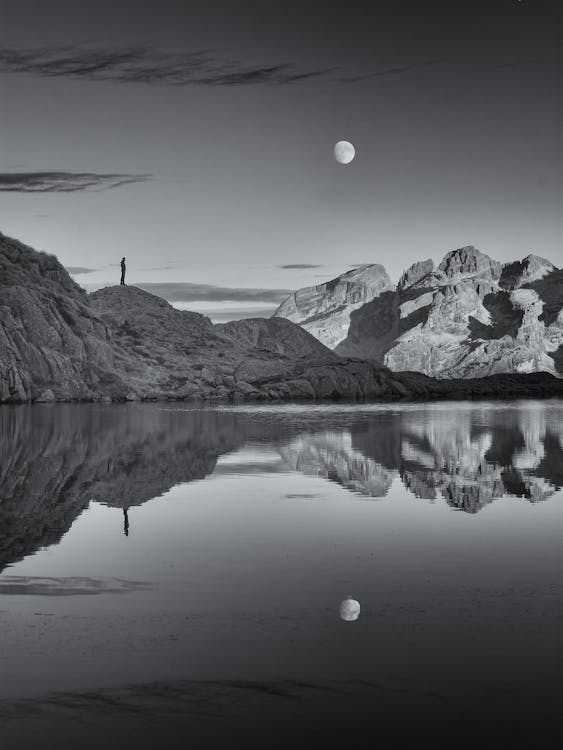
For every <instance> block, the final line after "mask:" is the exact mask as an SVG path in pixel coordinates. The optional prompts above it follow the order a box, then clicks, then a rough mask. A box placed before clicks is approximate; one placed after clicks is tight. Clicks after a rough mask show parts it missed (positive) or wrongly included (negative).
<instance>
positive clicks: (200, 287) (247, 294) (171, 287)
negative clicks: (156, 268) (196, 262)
mask: <svg viewBox="0 0 563 750" xmlns="http://www.w3.org/2000/svg"><path fill="white" fill-rule="evenodd" d="M135 286H138V287H140V288H141V289H144V290H145V291H146V292H150V293H151V294H156V295H157V296H159V297H164V299H166V300H168V301H169V302H172V303H174V302H203V301H206V302H264V303H269V304H276V303H279V302H281V301H282V300H284V299H285V298H286V297H287V296H288V295H289V294H291V291H292V290H290V289H261V288H260V289H252V288H251V289H245V288H240V287H224V286H213V285H212V284H191V283H188V282H164V283H158V282H150V283H138V284H135Z"/></svg>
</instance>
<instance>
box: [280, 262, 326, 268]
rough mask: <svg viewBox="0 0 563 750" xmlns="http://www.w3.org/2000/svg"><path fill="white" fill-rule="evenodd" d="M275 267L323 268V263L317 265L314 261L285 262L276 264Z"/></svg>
mask: <svg viewBox="0 0 563 750" xmlns="http://www.w3.org/2000/svg"><path fill="white" fill-rule="evenodd" d="M277 268H286V269H290V268H324V264H322V263H321V264H320V265H317V264H315V263H286V264H285V265H284V266H277Z"/></svg>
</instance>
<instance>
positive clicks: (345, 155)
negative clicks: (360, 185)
mask: <svg viewBox="0 0 563 750" xmlns="http://www.w3.org/2000/svg"><path fill="white" fill-rule="evenodd" d="M354 156H356V149H355V148H354V146H352V144H351V143H350V142H349V141H338V143H337V144H336V145H335V147H334V158H335V159H336V161H337V162H338V163H339V164H350V162H351V161H352V159H353V158H354Z"/></svg>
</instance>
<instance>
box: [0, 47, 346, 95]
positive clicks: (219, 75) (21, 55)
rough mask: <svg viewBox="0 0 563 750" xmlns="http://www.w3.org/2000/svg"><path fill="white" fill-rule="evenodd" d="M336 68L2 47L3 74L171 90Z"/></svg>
mask: <svg viewBox="0 0 563 750" xmlns="http://www.w3.org/2000/svg"><path fill="white" fill-rule="evenodd" d="M334 70H335V69H334V68H320V69H310V70H309V69H300V68H299V67H298V66H297V65H296V64H295V63H292V62H278V63H273V64H272V63H269V64H263V65H249V64H245V63H242V62H240V61H237V60H222V59H221V58H219V57H217V55H215V54H214V53H213V52H212V51H211V50H199V51H195V52H177V53H174V52H165V51H159V50H156V49H154V48H153V47H151V46H150V45H138V46H134V47H127V48H113V49H87V48H81V47H78V46H64V47H39V48H33V49H13V48H8V47H0V72H8V73H32V74H34V75H39V76H44V77H66V78H83V79H84V78H85V79H89V80H93V81H115V82H118V83H145V84H165V85H169V86H188V85H194V84H195V85H202V86H242V85H249V84H257V83H268V84H276V85H283V84H293V83H300V82H302V81H306V80H308V79H311V78H318V77H320V76H324V75H326V74H328V73H331V72H333V71H334Z"/></svg>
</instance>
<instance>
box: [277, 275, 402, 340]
mask: <svg viewBox="0 0 563 750" xmlns="http://www.w3.org/2000/svg"><path fill="white" fill-rule="evenodd" d="M392 288H393V285H392V283H391V279H390V278H389V276H388V275H387V272H386V271H385V269H384V268H383V266H380V265H378V264H376V263H374V264H373V265H364V266H360V267H359V268H355V269H354V270H353V271H348V272H347V273H344V274H342V276H338V277H337V278H336V279H333V280H332V281H327V282H326V284H318V285H317V286H312V287H307V288H305V289H299V291H297V292H294V293H293V294H291V295H290V296H289V297H288V298H287V299H286V300H284V301H283V302H282V303H281V305H280V306H279V307H278V309H277V310H276V312H275V313H274V316H276V317H281V318H287V319H288V320H291V321H292V322H294V323H299V325H301V326H302V327H303V328H305V330H306V331H309V333H311V334H312V335H313V336H315V337H316V338H317V339H319V341H322V343H323V344H325V345H326V346H328V347H330V348H331V349H333V348H334V347H335V346H337V344H339V343H340V342H341V341H342V340H343V339H344V338H346V334H347V332H348V329H349V327H350V315H351V313H352V311H353V310H357V309H358V308H359V307H361V306H362V305H364V304H365V303H366V302H369V301H370V300H372V299H373V298H374V297H377V296H378V295H380V294H381V293H382V292H384V291H386V290H388V289H392Z"/></svg>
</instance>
